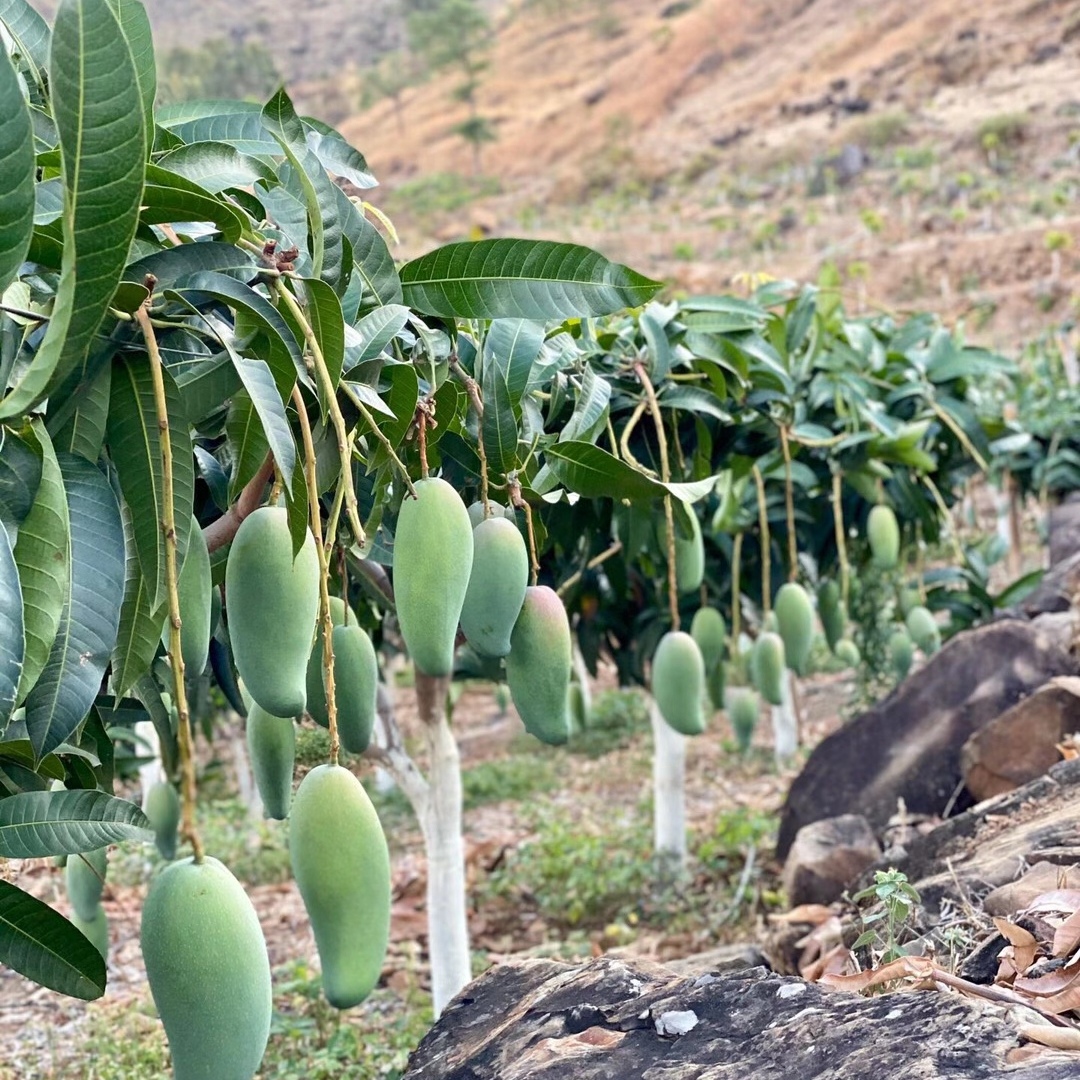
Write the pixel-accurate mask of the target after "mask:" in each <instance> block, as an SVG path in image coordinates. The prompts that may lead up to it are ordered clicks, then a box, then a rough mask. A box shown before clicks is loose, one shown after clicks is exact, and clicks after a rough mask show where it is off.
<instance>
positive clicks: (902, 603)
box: [896, 585, 919, 619]
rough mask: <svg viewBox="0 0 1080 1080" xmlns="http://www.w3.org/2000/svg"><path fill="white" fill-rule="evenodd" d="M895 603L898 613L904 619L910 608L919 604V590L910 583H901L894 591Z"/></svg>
mask: <svg viewBox="0 0 1080 1080" xmlns="http://www.w3.org/2000/svg"><path fill="white" fill-rule="evenodd" d="M896 603H897V606H898V607H899V608H900V614H901V615H902V616H903V617H904V618H905V619H906V618H907V617H908V614H909V612H910V611H911V609H912V608H913V607H917V606H918V604H919V590H918V589H916V588H913V587H912V586H911V585H901V586H900V588H899V589H897V591H896Z"/></svg>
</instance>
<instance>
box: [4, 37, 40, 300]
mask: <svg viewBox="0 0 1080 1080" xmlns="http://www.w3.org/2000/svg"><path fill="white" fill-rule="evenodd" d="M33 231H34V132H33V128H32V127H31V124H30V110H29V108H28V107H27V104H26V99H25V98H24V97H23V92H22V87H21V86H20V84H19V77H18V75H17V74H16V73H15V68H14V66H13V65H12V63H11V57H10V56H8V53H7V50H6V49H0V293H3V291H4V290H5V289H6V288H7V287H8V285H9V284H10V283H11V281H12V280H13V279H14V277H15V275H16V273H18V270H19V266H20V265H21V263H22V261H23V259H25V258H26V252H27V251H28V249H29V247H30V237H31V235H32V234H33Z"/></svg>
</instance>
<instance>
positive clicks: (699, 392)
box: [657, 386, 831, 434]
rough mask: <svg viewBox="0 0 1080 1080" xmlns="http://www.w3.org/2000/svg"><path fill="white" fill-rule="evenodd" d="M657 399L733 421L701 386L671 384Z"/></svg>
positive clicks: (669, 405)
mask: <svg viewBox="0 0 1080 1080" xmlns="http://www.w3.org/2000/svg"><path fill="white" fill-rule="evenodd" d="M657 401H658V402H659V404H660V407H661V408H662V409H677V410H679V411H680V412H692V413H698V414H699V415H702V416H712V417H715V418H716V419H717V420H719V421H721V423H725V424H730V423H731V422H732V421H731V414H730V413H728V412H727V411H726V410H725V409H724V408H723V405H722V403H721V401H720V399H719V398H718V397H717V396H716V395H715V394H714V393H712V392H711V391H709V390H703V389H702V388H701V387H700V386H669V387H667V388H666V389H665V390H664V392H663V393H662V394H660V396H659V397H658V398H657ZM830 434H831V432H830Z"/></svg>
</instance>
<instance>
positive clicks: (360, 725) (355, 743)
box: [327, 623, 379, 754]
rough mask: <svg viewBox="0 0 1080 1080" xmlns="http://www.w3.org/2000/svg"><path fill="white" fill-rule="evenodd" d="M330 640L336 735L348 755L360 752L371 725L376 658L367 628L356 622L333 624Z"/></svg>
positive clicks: (375, 695) (376, 692) (376, 690)
mask: <svg viewBox="0 0 1080 1080" xmlns="http://www.w3.org/2000/svg"><path fill="white" fill-rule="evenodd" d="M333 640H334V700H335V702H336V703H337V729H338V738H339V739H340V740H341V745H342V746H343V747H345V749H346V750H348V751H349V753H350V754H362V753H363V752H364V751H365V750H366V749H367V748H368V743H370V742H371V732H372V730H373V729H374V727H375V715H376V706H377V701H378V695H379V661H378V659H377V658H376V656H375V646H374V645H372V643H371V638H369V637H368V635H367V631H365V630H364V629H363V628H362V627H360V626H358V625H357V624H356V623H350V624H349V625H348V626H335V627H334V639H333ZM327 723H329V717H328V718H327Z"/></svg>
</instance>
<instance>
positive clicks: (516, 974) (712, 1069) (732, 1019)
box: [404, 957, 1076, 1080]
mask: <svg viewBox="0 0 1080 1080" xmlns="http://www.w3.org/2000/svg"><path fill="white" fill-rule="evenodd" d="M1032 1050H1033V1048H1030V1047H1021V1046H1020V1045H1019V1038H1018V1035H1017V1031H1016V1028H1015V1027H1014V1026H1013V1024H1012V1023H1011V1022H1010V1020H1009V1019H1008V1018H1007V1012H1006V1009H1005V1008H1004V1007H1003V1006H1001V1005H992V1004H989V1003H987V1002H980V1001H976V1000H973V999H967V998H961V997H960V996H959V995H956V994H942V993H932V992H919V993H901V994H882V995H877V996H874V997H868V998H864V997H858V996H856V995H854V994H849V993H842V992H838V991H829V990H826V989H824V988H823V987H821V986H819V985H816V984H812V983H806V982H803V981H802V980H801V979H792V978H784V977H782V976H779V975H773V974H770V973H767V972H765V971H764V970H762V969H761V968H753V969H750V970H748V971H741V972H735V973H731V974H727V975H720V976H717V975H713V974H702V975H698V976H697V977H690V978H683V977H680V976H679V975H677V974H675V973H674V972H672V971H670V970H668V969H666V968H662V967H658V966H657V965H655V964H645V963H641V962H636V963H635V962H629V961H625V960H617V959H613V958H611V957H600V958H598V959H595V960H592V961H590V962H589V963H586V964H583V965H580V966H573V965H570V964H563V963H557V962H555V961H552V960H529V961H525V962H523V963H514V964H505V965H500V966H498V967H494V968H492V969H491V970H489V971H488V972H487V973H486V974H484V975H482V976H481V977H480V978H479V979H477V980H476V981H475V982H474V983H472V984H471V985H470V986H468V987H466V988H465V990H463V991H462V992H461V993H460V994H459V995H458V997H457V998H455V999H454V1001H453V1002H452V1003H451V1004H450V1006H449V1007H448V1008H447V1010H446V1011H445V1012H444V1013H443V1014H442V1017H441V1018H440V1019H439V1021H438V1023H437V1024H436V1025H435V1026H434V1027H433V1028H432V1029H431V1031H429V1032H428V1034H427V1035H426V1036H425V1037H424V1040H423V1042H422V1043H421V1044H420V1046H419V1047H418V1049H417V1050H416V1051H415V1052H414V1054H413V1055H412V1057H411V1058H410V1060H409V1068H408V1071H407V1072H406V1074H405V1078H404V1080H567V1078H568V1077H573V1078H574V1080H611V1078H613V1077H617V1078H620V1080H622V1078H625V1080H630V1078H635V1080H637V1078H640V1080H691V1078H698V1077H708V1078H709V1080H725V1078H729V1077H730V1078H731V1080H736V1078H738V1080H743V1078H745V1077H751V1076H752V1077H767V1078H768V1080H808V1078H810V1077H813V1078H814V1080H871V1078H873V1080H878V1078H879V1077H883V1076H884V1077H893V1076H895V1077H916V1076H917V1077H921V1078H923V1080H935V1078H942V1080H945V1078H949V1080H956V1078H959V1077H972V1078H974V1077H992V1076H1001V1075H1004V1074H1005V1073H1006V1072H1008V1075H1010V1076H1014V1077H1016V1078H1017V1080H1066V1078H1071V1077H1074V1076H1075V1075H1076V1073H1075V1068H1076V1065H1075V1056H1073V1055H1068V1054H1062V1053H1058V1052H1055V1051H1040V1050H1038V1049H1037V1048H1034V1053H1032ZM1029 1054H1030V1055H1031V1056H1029Z"/></svg>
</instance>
